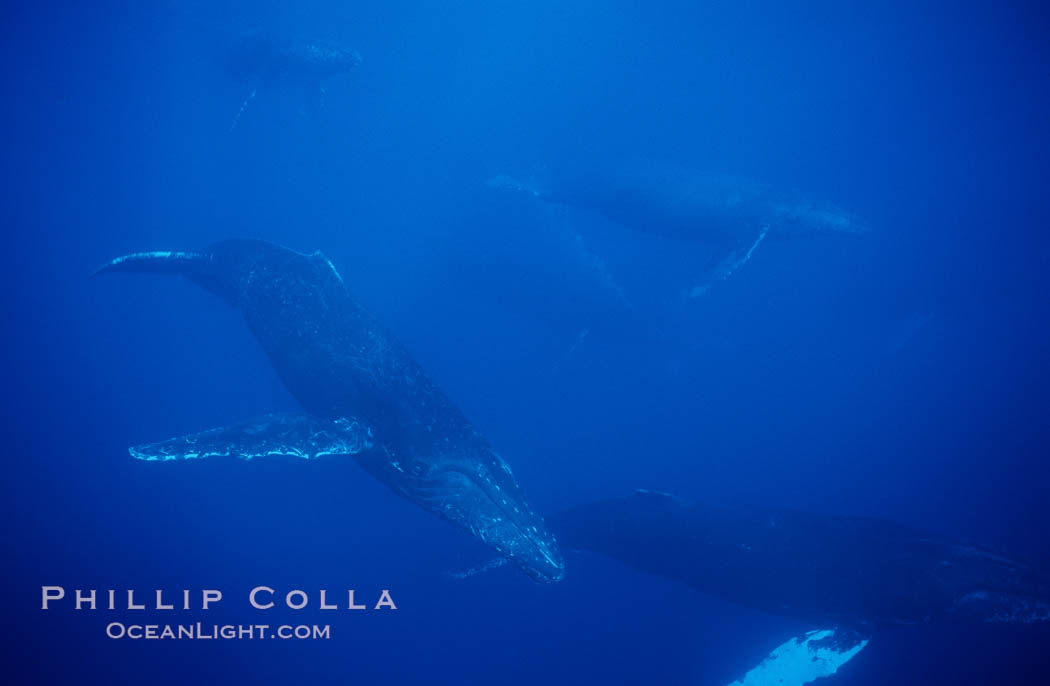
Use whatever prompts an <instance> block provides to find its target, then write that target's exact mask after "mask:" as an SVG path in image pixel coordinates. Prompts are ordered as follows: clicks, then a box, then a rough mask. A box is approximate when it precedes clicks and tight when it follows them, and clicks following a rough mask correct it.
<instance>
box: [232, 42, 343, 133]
mask: <svg viewBox="0 0 1050 686" xmlns="http://www.w3.org/2000/svg"><path fill="white" fill-rule="evenodd" d="M228 62H229V64H228V66H229V70H230V73H231V74H232V75H233V76H234V78H236V79H238V80H240V81H242V82H245V83H248V84H250V85H251V88H252V90H251V93H249V94H248V97H247V98H245V100H244V102H243V103H242V104H241V108H240V109H239V110H238V111H237V115H236V116H235V117H234V120H233V124H232V125H231V126H230V130H231V131H232V130H233V129H234V128H236V127H237V124H238V122H240V119H241V116H242V115H243V114H244V110H245V109H246V108H247V107H248V103H249V102H251V101H252V100H254V99H255V96H256V93H257V92H258V90H259V88H265V87H271V86H273V85H274V84H277V83H283V84H287V85H291V86H293V87H299V88H302V89H303V92H304V94H305V96H306V99H307V102H308V103H309V105H310V109H311V110H313V111H317V110H320V109H321V108H323V107H324V96H325V90H324V87H323V85H322V84H323V82H324V81H326V80H328V79H330V78H332V77H334V76H338V75H340V74H345V73H348V72H350V71H352V70H353V69H354V68H356V67H357V66H358V65H359V64H361V56H360V55H359V54H357V52H356V51H354V50H351V49H349V48H345V47H343V46H341V45H338V44H336V43H333V42H331V41H322V40H312V41H303V42H295V41H290V40H277V39H274V38H272V37H270V36H266V35H264V34H253V35H251V36H248V37H246V38H243V39H241V40H240V41H238V42H237V43H236V44H235V45H234V46H233V48H232V50H231V51H230V54H229V56H228Z"/></svg>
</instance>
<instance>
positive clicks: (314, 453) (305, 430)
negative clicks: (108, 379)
mask: <svg viewBox="0 0 1050 686" xmlns="http://www.w3.org/2000/svg"><path fill="white" fill-rule="evenodd" d="M372 445H373V443H372V431H371V429H369V428H368V426H367V425H366V424H364V423H363V422H361V421H360V420H358V419H355V418H353V417H341V418H338V419H322V418H320V417H315V416H313V415H309V414H305V413H281V414H268V415H264V416H262V417H257V418H255V419H251V420H248V421H245V422H240V423H238V424H233V425H231V426H224V427H220V428H218V429H209V430H208V431H201V432H200V433H195V434H189V435H187V436H179V437H177V438H170V439H168V440H166V441H158V442H156V443H146V444H144V445H137V446H135V447H133V448H128V452H129V453H131V456H132V457H134V458H136V459H139V460H146V461H149V462H157V461H161V462H164V461H170V460H193V459H200V458H204V457H238V458H241V459H243V460H250V459H252V458H255V457H264V456H268V455H288V456H293V457H301V458H304V459H308V460H310V459H315V458H318V457H322V456H325V455H355V454H357V453H360V452H362V451H365V450H368V449H370V448H371V447H372Z"/></svg>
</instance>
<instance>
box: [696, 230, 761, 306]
mask: <svg viewBox="0 0 1050 686" xmlns="http://www.w3.org/2000/svg"><path fill="white" fill-rule="evenodd" d="M768 233H769V226H768V225H765V224H763V225H762V226H761V227H759V229H758V233H757V234H756V235H755V238H754V240H751V241H749V242H747V243H742V244H740V245H735V246H733V247H732V248H730V249H728V250H726V251H723V252H719V253H717V254H716V255H715V258H714V259H713V260H711V262H710V263H709V264H708V266H707V268H706V269H705V270H704V275H703V277H702V278H701V280H700V282H699V283H697V284H696V285H695V286H693V287H692V289H690V291H689V297H690V298H697V297H700V296H701V295H703V294H704V293H706V292H707V291H708V289H709V288H711V286H713V285H714V284H715V283H716V282H718V281H725V280H726V279H728V278H729V277H730V276H732V275H733V272H735V271H736V270H737V269H739V268H740V267H742V266H744V265H745V264H746V263H747V262H748V260H750V259H751V255H753V254H754V252H755V249H756V248H758V246H759V245H761V243H762V241H764V240H765V239H766V235H767V234H768Z"/></svg>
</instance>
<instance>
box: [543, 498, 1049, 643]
mask: <svg viewBox="0 0 1050 686" xmlns="http://www.w3.org/2000/svg"><path fill="white" fill-rule="evenodd" d="M548 521H549V524H550V526H551V527H552V528H553V529H554V530H555V532H556V533H557V535H558V538H559V540H560V541H561V543H562V545H563V546H567V547H569V548H579V549H586V550H592V551H595V552H599V553H602V554H604V555H608V556H610V557H613V558H615V559H617V560H619V561H621V562H623V563H624V564H626V565H628V566H630V567H634V568H636V569H639V570H642V571H646V572H651V573H654V574H659V575H661V576H666V577H669V578H672V579H675V580H677V581H681V582H683V583H685V584H687V585H689V586H692V587H693V588H695V589H697V590H700V591H703V592H705V593H709V594H711V595H715V596H718V597H720V598H723V599H725V600H729V601H731V602H734V603H737V604H739V605H744V606H747V607H751V608H754V609H757V610H762V611H765V612H769V613H772V614H778V615H784V616H790V617H796V618H800V619H806V620H810V621H816V622H825V623H841V624H848V625H850V626H869V627H878V626H888V625H894V624H918V623H925V622H939V621H944V622H954V621H980V622H1021V623H1024V622H1041V621H1048V620H1050V581H1048V580H1047V579H1046V578H1045V577H1043V576H1042V575H1041V574H1039V573H1038V572H1037V571H1036V570H1035V569H1033V568H1032V567H1030V566H1027V565H1025V564H1022V563H1020V562H1017V561H1014V560H1011V559H1009V558H1006V557H1003V556H1001V555H997V554H995V553H992V552H990V551H987V550H984V549H982V548H979V547H977V546H973V545H969V544H965V543H959V542H955V541H951V540H948V539H943V538H940V537H937V536H934V535H932V534H929V533H926V532H924V531H920V530H917V529H913V528H911V527H908V526H904V525H902V524H897V523H894V522H887V521H882V520H878V519H868V518H864V517H837V516H828V515H818V514H812V513H807V512H799V511H793V510H777V509H763V508H742V507H741V508H729V507H711V506H708V505H704V504H701V503H695V502H691V501H688V500H684V499H682V498H679V497H677V496H673V495H669V494H665V493H658V492H653V491H638V492H635V493H634V494H632V495H630V496H625V497H620V498H612V499H609V500H604V501H600V502H596V503H592V504H589V505H584V506H580V507H576V508H572V509H570V510H567V511H564V512H561V513H559V514H556V515H553V516H551V517H550V518H548Z"/></svg>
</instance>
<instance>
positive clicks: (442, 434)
mask: <svg viewBox="0 0 1050 686" xmlns="http://www.w3.org/2000/svg"><path fill="white" fill-rule="evenodd" d="M99 272H151V273H170V274H181V275H183V276H186V277H188V278H189V279H190V280H191V281H193V282H195V283H197V284H198V285H200V286H202V287H204V288H205V289H207V290H209V291H211V292H212V293H214V294H215V295H218V296H219V297H220V298H222V299H223V300H225V301H226V302H228V303H230V304H231V305H233V306H234V307H236V308H237V309H238V310H240V312H241V314H243V315H244V318H245V321H246V322H247V324H248V327H249V328H250V329H251V331H252V333H253V334H254V335H255V337H256V338H257V339H258V340H259V342H260V343H261V344H262V346H263V348H264V350H265V352H266V353H267V355H268V356H269V358H270V360H271V361H272V363H273V365H274V367H275V368H276V370H277V372H278V374H279V375H280V377H281V379H282V380H283V381H284V383H285V384H286V385H287V387H288V389H289V390H290V391H291V393H292V394H293V395H294V396H295V398H296V399H297V400H298V401H299V402H300V404H302V406H303V408H304V409H305V410H306V412H305V413H303V414H274V415H268V416H265V417H261V418H258V419H254V420H250V421H246V422H243V423H241V424H236V425H233V426H229V427H224V428H220V429H212V430H210V431H205V432H203V433H199V434H194V435H190V436H185V437H181V438H174V439H171V440H167V441H161V442H159V443H152V444H148V445H143V446H136V447H134V448H131V454H132V455H133V456H135V457H137V458H140V459H146V460H172V459H189V458H200V457H209V456H213V455H230V456H237V457H242V458H253V457H257V456H261V455H295V456H299V457H304V458H316V457H320V456H323V455H352V456H353V457H354V458H355V459H356V460H357V462H359V463H360V464H361V466H362V467H364V468H365V470H367V471H368V472H369V473H371V474H372V475H373V476H374V477H376V478H377V479H379V480H380V481H382V482H383V483H385V484H387V485H388V486H390V488H392V489H393V490H394V491H395V492H397V493H398V494H399V495H401V496H403V497H405V498H407V499H408V500H411V501H412V502H414V503H417V504H418V505H420V506H422V507H423V508H425V509H427V510H430V511H431V512H434V513H435V514H438V515H440V516H441V517H444V518H445V519H447V520H449V521H450V522H453V523H455V524H458V525H459V526H462V527H463V528H465V529H467V530H469V531H470V532H471V533H472V534H474V535H475V536H477V537H478V538H480V539H481V540H482V541H484V542H485V543H487V544H488V545H489V546H491V547H493V548H495V549H496V550H497V551H498V552H499V553H500V554H501V555H503V556H504V557H506V558H507V559H509V560H511V561H513V562H515V563H516V564H518V565H519V566H520V567H521V568H522V569H523V570H524V571H525V572H526V573H527V574H529V575H530V576H531V577H532V578H533V579H535V580H537V581H545V582H549V581H557V580H558V579H560V578H561V576H562V574H563V565H562V561H561V557H560V554H559V552H558V547H557V544H556V542H555V539H554V537H553V536H552V535H551V533H550V532H549V530H548V529H547V528H546V526H545V525H544V523H543V520H542V519H541V518H540V517H538V516H537V515H536V514H534V513H533V511H532V509H531V508H530V507H529V505H528V503H527V502H526V500H525V497H524V495H523V493H522V490H521V488H520V487H519V486H518V484H517V482H516V481H515V479H514V476H513V474H512V473H511V470H510V467H509V466H508V465H507V463H506V462H504V461H503V459H502V458H501V457H500V456H499V455H498V454H497V453H496V452H495V451H494V450H493V449H492V447H491V446H490V445H489V443H488V442H487V441H486V440H485V438H484V437H482V436H481V435H480V434H479V433H478V432H477V431H476V430H475V429H474V427H473V426H472V425H471V424H470V422H469V421H468V420H467V419H466V417H464V416H463V414H462V413H461V412H460V410H459V409H458V408H457V407H456V406H455V405H454V404H453V403H452V402H451V401H450V400H449V399H448V397H446V396H445V394H444V393H442V391H441V390H440V389H439V388H438V387H437V386H435V385H434V383H433V382H432V381H431V380H430V379H429V378H428V377H427V375H426V374H425V373H424V371H423V369H422V368H421V367H420V366H419V364H417V363H416V362H415V360H413V359H412V357H411V356H410V355H409V354H408V352H407V351H406V350H405V349H404V348H403V347H401V345H400V344H399V343H398V342H397V340H396V339H395V338H394V337H393V336H392V335H390V334H389V333H388V332H387V331H386V329H385V328H384V326H383V325H382V324H381V323H380V322H379V321H378V320H377V319H376V318H375V316H373V315H372V314H371V313H370V312H369V311H368V310H366V309H365V308H364V307H363V306H361V305H360V304H359V303H358V302H357V300H356V299H355V298H354V297H353V296H352V295H351V294H350V292H349V290H348V289H347V288H346V286H345V285H344V284H343V280H342V277H341V276H340V275H339V273H338V272H337V271H336V269H335V267H334V266H333V265H332V263H331V262H330V261H329V260H328V259H327V258H325V257H324V256H323V255H322V254H321V253H320V252H315V253H313V254H311V255H305V254H301V253H298V252H294V251H292V250H289V249H287V248H283V247H280V246H277V245H273V244H270V243H266V242H263V241H258V240H229V241H223V242H220V243H216V244H214V245H212V246H211V247H209V248H208V249H207V250H204V251H200V252H149V253H136V254H131V255H126V256H124V257H119V258H117V259H115V260H113V261H112V262H110V263H108V264H106V265H105V266H103V267H102V268H101V269H100V270H99Z"/></svg>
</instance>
